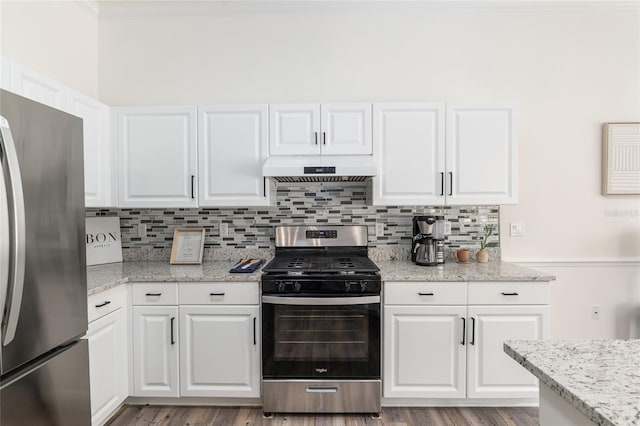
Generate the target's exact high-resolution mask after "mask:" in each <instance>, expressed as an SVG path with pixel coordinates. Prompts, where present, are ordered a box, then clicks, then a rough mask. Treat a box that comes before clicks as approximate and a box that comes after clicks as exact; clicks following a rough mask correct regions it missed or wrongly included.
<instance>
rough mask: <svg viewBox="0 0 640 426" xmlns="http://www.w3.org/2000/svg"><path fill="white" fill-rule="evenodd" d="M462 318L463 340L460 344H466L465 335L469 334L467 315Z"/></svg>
mask: <svg viewBox="0 0 640 426" xmlns="http://www.w3.org/2000/svg"><path fill="white" fill-rule="evenodd" d="M460 319H461V320H462V342H460V344H461V345H462V346H464V343H465V337H466V336H467V320H466V319H465V317H460Z"/></svg>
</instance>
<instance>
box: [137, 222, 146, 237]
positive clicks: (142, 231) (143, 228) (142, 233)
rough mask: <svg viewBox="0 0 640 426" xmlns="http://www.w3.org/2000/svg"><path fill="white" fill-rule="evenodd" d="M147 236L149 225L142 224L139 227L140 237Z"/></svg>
mask: <svg viewBox="0 0 640 426" xmlns="http://www.w3.org/2000/svg"><path fill="white" fill-rule="evenodd" d="M146 236H147V224H146V223H141V224H139V225H138V237H140V238H145V237H146Z"/></svg>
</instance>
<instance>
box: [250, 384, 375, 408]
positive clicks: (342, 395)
mask: <svg viewBox="0 0 640 426" xmlns="http://www.w3.org/2000/svg"><path fill="white" fill-rule="evenodd" d="M262 387H263V393H264V397H263V398H262V406H263V410H264V411H265V412H266V413H283V412H284V413H377V412H379V411H380V402H381V401H380V400H381V387H380V380H286V381H282V380H264V381H263V382H262Z"/></svg>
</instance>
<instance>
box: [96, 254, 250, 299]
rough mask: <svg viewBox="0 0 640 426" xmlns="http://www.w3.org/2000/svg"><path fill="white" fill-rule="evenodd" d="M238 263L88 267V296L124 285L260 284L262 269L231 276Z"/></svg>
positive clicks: (111, 264)
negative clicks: (169, 283)
mask: <svg viewBox="0 0 640 426" xmlns="http://www.w3.org/2000/svg"><path fill="white" fill-rule="evenodd" d="M236 263H237V260H236V261H231V260H220V261H209V262H205V263H203V264H202V265H171V264H170V263H168V262H121V263H110V264H107V265H96V266H89V267H88V268H87V293H88V295H89V296H91V295H92V294H96V293H100V292H101V291H104V290H107V289H109V288H111V287H115V286H117V285H119V284H123V283H126V282H130V281H133V282H187V281H194V282H197V281H206V282H216V281H226V282H233V281H242V282H247V281H256V282H259V281H260V276H261V275H262V271H261V269H262V268H259V269H258V270H257V271H255V272H252V273H246V274H245V273H236V274H232V273H230V272H229V269H231V268H232V267H233V265H235V264H236Z"/></svg>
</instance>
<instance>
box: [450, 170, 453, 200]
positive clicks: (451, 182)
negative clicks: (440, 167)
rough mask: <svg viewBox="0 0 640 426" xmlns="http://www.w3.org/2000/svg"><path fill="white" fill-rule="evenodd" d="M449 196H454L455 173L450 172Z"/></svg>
mask: <svg viewBox="0 0 640 426" xmlns="http://www.w3.org/2000/svg"><path fill="white" fill-rule="evenodd" d="M449 195H453V172H449Z"/></svg>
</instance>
